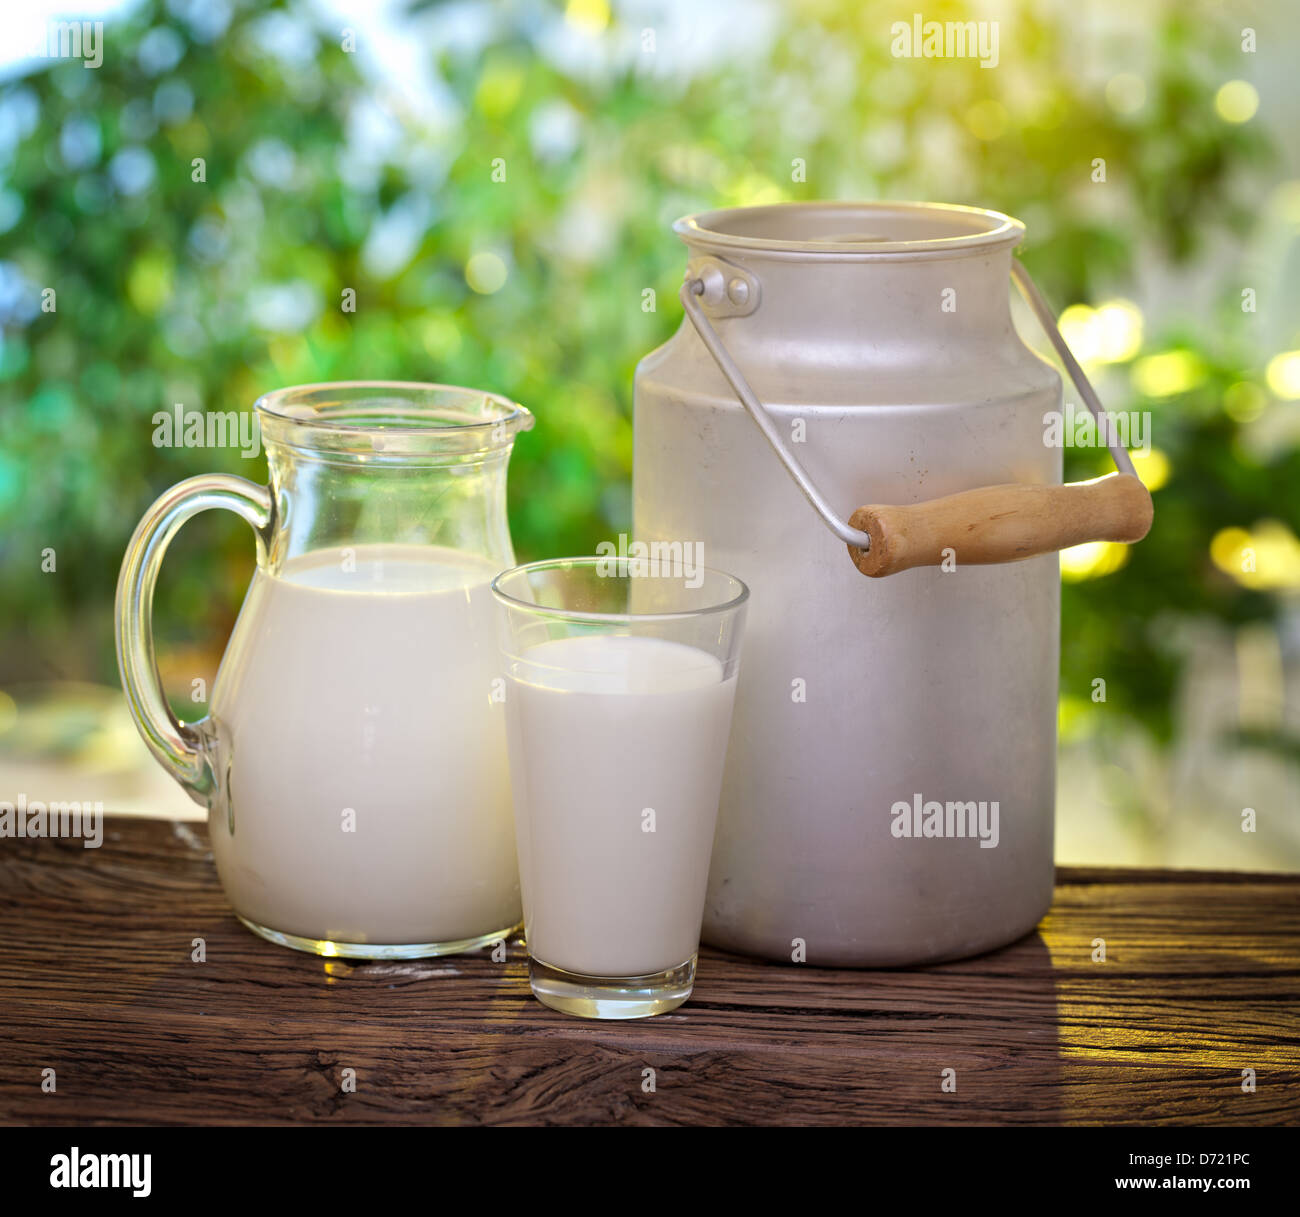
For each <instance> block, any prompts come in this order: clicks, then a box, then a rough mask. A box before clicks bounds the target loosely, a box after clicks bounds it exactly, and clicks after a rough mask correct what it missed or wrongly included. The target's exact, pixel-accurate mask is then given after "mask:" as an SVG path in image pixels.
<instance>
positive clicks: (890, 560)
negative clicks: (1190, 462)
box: [848, 473, 1154, 579]
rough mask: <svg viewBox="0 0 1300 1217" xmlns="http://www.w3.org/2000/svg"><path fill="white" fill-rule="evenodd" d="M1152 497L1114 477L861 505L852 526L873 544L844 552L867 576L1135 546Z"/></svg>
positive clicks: (1129, 480) (1147, 524) (1146, 526)
mask: <svg viewBox="0 0 1300 1217" xmlns="http://www.w3.org/2000/svg"><path fill="white" fill-rule="evenodd" d="M1153 510H1154V509H1153V507H1152V503H1151V495H1150V494H1149V493H1148V492H1147V488H1146V487H1145V486H1144V485H1143V484H1142V483H1141V482H1140V481H1139V480H1138V479H1137V478H1136V477H1134V476H1133V475H1132V474H1128V473H1111V474H1107V475H1106V476H1105V477H1100V478H1094V479H1093V480H1092V481H1090V482H1069V483H1067V484H1066V485H1064V486H1035V485H1020V484H1011V485H1004V486H981V487H979V488H978V489H976V490H963V491H961V492H960V493H958V494H950V495H945V496H944V497H943V498H941V499H928V500H926V501H924V502H921V503H912V504H908V505H897V506H894V505H890V506H879V505H878V506H868V507H859V508H858V509H857V511H855V512H854V513H853V514H852V515H851V516H850V517H849V527H850V528H856V529H859V530H860V531H862V532H865V533H866V534H867V535H868V536H869V537H870V538H871V548H870V549H860V548H859V547H858V546H856V545H850V546H849V547H848V550H849V557H851V558H852V559H853V564H854V565H855V566H856V567H857V568H858V570H860V571H861V572H862V573H863V574H864V575H868V576H870V577H871V578H873V579H874V578H881V577H883V576H885V575H894V574H897V573H898V572H899V571H904V570H911V568H912V567H914V566H941V565H942V564H943V561H944V558H945V557H947V556H952V557H953V558H954V560H955V561H956V563H957V565H958V566H984V565H987V564H989V563H992V562H1019V561H1021V560H1022V559H1024V558H1032V557H1035V556H1036V555H1038V554H1048V553H1051V552H1052V551H1053V550H1058V549H1068V548H1069V547H1070V546H1071V545H1081V544H1083V543H1084V542H1085V541H1123V542H1126V543H1129V544H1132V543H1133V542H1135V541H1140V540H1142V538H1143V537H1145V536H1146V535H1147V533H1148V532H1149V531H1150V530H1151V520H1152V516H1153Z"/></svg>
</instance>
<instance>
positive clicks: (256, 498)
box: [114, 473, 273, 806]
mask: <svg viewBox="0 0 1300 1217" xmlns="http://www.w3.org/2000/svg"><path fill="white" fill-rule="evenodd" d="M212 507H224V508H225V509H226V510H227V511H233V512H234V513H235V514H236V515H238V516H242V517H243V518H244V519H245V520H247V521H248V523H249V524H250V525H251V526H252V529H253V532H254V534H255V535H256V537H257V557H258V563H259V565H260V564H261V563H262V562H263V561H264V560H265V558H266V547H267V543H268V540H269V537H270V531H271V519H272V515H273V501H272V498H271V492H270V490H269V489H268V488H267V487H265V486H258V485H255V484H254V483H253V482H249V481H247V480H245V479H244V478H241V477H235V476H234V475H232V474H227V473H205V474H200V475H199V476H198V477H192V478H187V479H186V480H185V481H183V482H178V483H177V484H176V485H175V486H173V487H172V488H171V489H170V490H168V491H166V492H165V493H164V494H162V495H161V496H159V498H158V499H157V500H156V501H155V502H154V504H153V506H152V507H150V508H149V510H148V511H146V512H145V514H144V517H143V519H141V521H140V523H139V525H138V526H137V527H136V530H135V532H134V534H133V535H132V537H131V540H130V543H129V544H128V545H127V547H126V555H125V557H124V558H123V559H122V572H121V574H120V575H119V576H118V580H117V603H116V607H115V612H114V628H115V632H116V635H117V666H118V670H119V671H120V672H121V674H122V688H123V689H124V690H125V691H126V700H127V705H128V706H129V708H130V710H131V717H132V718H133V719H134V720H135V725H136V728H137V729H138V730H139V732H140V735H141V736H142V737H143V738H144V742H145V743H146V744H147V745H148V746H149V751H150V752H152V753H153V754H154V756H155V757H157V759H158V762H159V764H161V765H162V767H163V768H164V769H166V770H167V772H168V773H170V774H171V775H172V777H174V778H175V779H176V780H177V781H178V782H179V783H180V784H181V786H182V787H183V788H184V789H185V791H186V792H187V793H188V794H189V796H190V797H191V798H192V799H193V800H194V801H195V802H196V803H200V804H202V805H204V806H206V805H207V804H208V800H209V796H210V795H211V793H212V791H213V790H214V789H215V787H216V775H215V773H214V771H213V766H212V762H211V758H210V755H209V749H208V747H207V741H208V738H209V718H208V716H206V715H205V716H204V717H203V718H202V719H200V720H199V721H198V722H196V723H183V722H181V721H180V720H179V719H178V718H177V717H176V715H175V714H173V713H172V710H171V707H170V706H169V705H168V704H167V698H166V697H165V696H164V694H163V688H162V680H161V678H160V677H159V675H158V662H157V659H156V658H155V656H154V645H153V592H154V586H155V585H156V584H157V582H158V571H159V570H160V569H161V567H162V560H163V556H164V555H165V554H166V552H167V547H168V546H169V545H170V544H171V542H172V538H173V537H174V536H175V535H176V533H177V532H179V531H180V527H181V525H182V524H184V523H185V521H186V520H188V519H189V518H190V517H191V516H195V515H198V513H199V512H201V511H207V510H208V509H209V508H212Z"/></svg>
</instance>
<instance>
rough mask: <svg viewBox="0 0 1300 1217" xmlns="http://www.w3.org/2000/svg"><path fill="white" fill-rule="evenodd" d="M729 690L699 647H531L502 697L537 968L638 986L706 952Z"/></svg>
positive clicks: (606, 641)
mask: <svg viewBox="0 0 1300 1217" xmlns="http://www.w3.org/2000/svg"><path fill="white" fill-rule="evenodd" d="M735 687H736V681H735V677H734V675H733V676H732V677H730V678H728V679H724V678H723V667H722V664H721V663H720V662H719V661H718V660H717V659H716V658H714V657H713V656H712V655H710V654H708V653H707V652H705V651H702V650H699V649H698V648H696V647H691V646H686V645H684V644H682V643H677V642H670V641H667V640H663V639H657V638H648V637H640V636H637V637H631V636H624V635H611V634H607V633H606V634H592V635H587V636H577V637H568V638H559V639H553V640H551V641H548V642H543V643H540V644H538V645H536V646H533V647H530V648H529V649H527V650H526V651H524V652H523V654H522V655H521V656H519V657H518V658H516V659H515V660H514V661H513V662H512V666H511V671H510V683H509V688H508V692H507V696H506V711H507V713H506V717H507V722H508V730H509V733H510V768H511V775H512V783H513V787H514V803H515V823H516V831H517V840H518V846H519V867H520V880H521V885H522V894H523V903H524V921H525V932H526V934H527V938H528V950H529V953H530V954H531V955H532V956H533V957H534V958H535V959H537V960H539V961H541V962H543V963H546V964H549V965H551V966H552V967H555V968H560V969H563V970H564V971H568V972H575V973H579V974H581V975H585V976H611V977H618V976H644V975H649V974H652V973H658V972H664V971H667V970H669V969H671V968H676V967H678V966H679V965H681V964H683V963H685V962H687V961H688V960H690V959H691V958H692V957H693V956H694V955H695V953H696V950H697V948H698V945H699V934H700V921H701V916H702V913H703V907H704V893H705V888H706V885H707V881H708V872H709V854H710V851H711V848H712V844H713V830H714V821H715V819H716V815H717V809H718V796H719V792H720V789H721V785H722V771H723V762H724V760H725V757H726V751H727V735H728V730H729V727H730V720H731V705H732V700H733V698H734V695H735Z"/></svg>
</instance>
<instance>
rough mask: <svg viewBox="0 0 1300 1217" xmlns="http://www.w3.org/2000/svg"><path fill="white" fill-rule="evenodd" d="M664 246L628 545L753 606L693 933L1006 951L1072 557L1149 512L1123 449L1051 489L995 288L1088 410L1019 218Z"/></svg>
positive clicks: (944, 210)
mask: <svg viewBox="0 0 1300 1217" xmlns="http://www.w3.org/2000/svg"><path fill="white" fill-rule="evenodd" d="M674 228H675V231H676V232H677V234H678V235H679V236H680V237H681V238H682V239H683V240H684V241H685V243H686V245H687V248H688V251H689V262H688V266H687V272H686V283H685V285H684V287H683V292H682V301H683V305H684V307H685V309H686V312H687V316H686V318H685V319H684V320H683V323H682V326H681V328H680V329H679V330H678V331H677V333H676V334H674V335H673V337H672V338H671V339H670V340H669V341H668V342H667V343H665V344H664V345H663V346H662V347H660V348H659V349H658V350H656V351H654V352H652V353H651V354H649V355H647V356H646V357H645V359H644V360H642V362H641V364H640V366H639V367H638V369H637V374H636V396H635V471H634V503H635V505H634V538H635V539H636V540H638V541H642V542H649V543H654V542H669V543H671V542H681V543H689V542H702V543H703V551H702V553H703V561H704V562H705V563H707V564H708V565H709V566H714V567H719V568H721V569H723V570H727V571H731V572H734V573H735V574H736V575H737V576H738V577H739V578H741V579H743V580H744V581H745V582H746V583H748V584H749V585H750V588H751V589H752V600H751V606H750V619H749V627H748V629H749V633H748V637H747V641H746V655H745V660H744V665H743V671H742V672H741V676H740V682H739V688H738V695H737V702H736V710H735V718H734V725H733V728H732V736H731V744H730V748H729V752H728V761H727V774H726V780H725V783H724V789H723V796H722V804H721V809H720V815H719V825H718V830H717V837H716V840H715V845H714V854H713V864H712V870H711V874H710V880H709V891H708V899H707V903H706V908H705V914H704V938H705V941H706V942H709V943H712V944H713V945H715V946H719V947H723V948H726V949H730V950H735V951H741V952H746V953H750V954H757V955H763V956H767V957H770V958H772V959H777V960H785V961H789V960H791V959H792V958H794V959H800V958H803V959H805V960H806V961H807V962H809V963H812V964H822V965H839V966H845V965H848V966H854V965H857V966H870V965H892V964H908V963H918V962H922V961H927V960H939V959H947V958H955V957H960V956H965V955H971V954H975V953H977V952H980V951H984V950H987V949H989V948H992V947H996V946H999V945H1001V944H1004V943H1007V942H1010V941H1011V940H1013V939H1015V938H1017V937H1019V936H1021V935H1023V934H1025V933H1027V932H1028V931H1030V930H1031V929H1032V928H1033V927H1034V925H1035V924H1036V923H1037V922H1038V920H1039V919H1040V918H1041V917H1042V915H1043V914H1044V912H1045V911H1046V910H1047V907H1048V905H1049V903H1050V900H1051V894H1052V883H1053V857H1052V846H1053V813H1054V794H1055V789H1054V788H1055V759H1056V700H1057V668H1058V657H1059V627H1060V615H1059V573H1058V561H1057V558H1056V553H1055V551H1056V550H1057V549H1059V548H1062V547H1064V546H1066V545H1072V544H1077V543H1080V542H1082V541H1085V540H1092V539H1110V540H1123V541H1128V540H1136V539H1138V538H1139V537H1140V536H1141V535H1142V534H1143V533H1145V531H1146V528H1147V527H1148V526H1149V523H1150V498H1149V496H1148V495H1147V494H1146V491H1145V489H1144V488H1143V487H1142V485H1141V483H1140V482H1139V481H1138V480H1137V479H1136V477H1135V476H1133V470H1132V464H1131V462H1129V460H1128V455H1127V453H1126V452H1124V450H1123V449H1122V448H1115V449H1112V451H1113V455H1114V456H1115V460H1116V463H1117V465H1118V466H1119V469H1120V472H1119V473H1118V474H1114V475H1111V476H1110V477H1109V478H1105V479H1098V481H1096V482H1092V483H1083V484H1079V485H1076V486H1065V487H1062V486H1061V485H1060V483H1061V458H1062V454H1061V449H1060V447H1059V446H1053V445H1052V444H1049V443H1047V442H1045V415H1048V414H1049V412H1052V411H1059V410H1060V409H1061V406H1062V390H1061V382H1060V378H1059V377H1058V375H1057V374H1056V372H1055V370H1054V369H1053V368H1052V367H1051V366H1050V365H1049V364H1048V363H1046V362H1045V361H1044V360H1042V359H1041V358H1039V357H1038V356H1037V355H1035V354H1034V353H1033V352H1032V351H1030V350H1029V348H1028V347H1026V346H1025V345H1024V343H1023V342H1022V341H1021V340H1020V338H1019V337H1018V336H1017V334H1016V331H1015V329H1014V328H1013V325H1012V320H1011V311H1010V292H1009V285H1008V278H1009V277H1014V278H1016V280H1017V283H1018V286H1020V288H1021V290H1022V291H1024V292H1025V294H1026V297H1027V299H1028V300H1029V303H1030V304H1031V306H1032V307H1033V308H1034V310H1035V312H1036V313H1037V314H1038V316H1039V320H1040V321H1041V322H1042V323H1043V324H1044V325H1045V327H1046V328H1048V330H1049V335H1050V336H1051V337H1052V340H1053V342H1054V343H1055V344H1056V345H1057V349H1058V351H1059V352H1061V354H1062V357H1063V359H1064V360H1065V363H1066V366H1067V367H1068V368H1069V370H1070V372H1071V375H1072V376H1073V377H1074V379H1075V382H1076V385H1077V386H1078V388H1079V391H1080V393H1081V395H1082V396H1083V399H1084V401H1085V402H1087V404H1088V405H1089V406H1090V407H1092V408H1093V409H1094V410H1097V409H1099V408H1100V407H1099V406H1098V405H1097V403H1096V399H1095V396H1094V395H1093V394H1092V391H1091V389H1090V388H1089V387H1088V386H1087V382H1086V380H1085V379H1084V378H1083V375H1082V373H1081V372H1080V371H1079V369H1078V366H1077V364H1075V363H1074V361H1073V359H1072V358H1071V357H1070V356H1069V354H1068V351H1067V350H1066V349H1065V347H1064V344H1063V343H1062V342H1061V341H1060V338H1059V335H1058V334H1057V333H1056V330H1055V326H1054V323H1053V322H1052V317H1051V313H1050V312H1049V311H1048V310H1047V308H1046V306H1045V305H1044V304H1043V302H1042V299H1041V297H1039V296H1038V294H1037V292H1036V291H1035V289H1034V288H1033V285H1032V284H1031V283H1030V282H1029V280H1028V277H1027V276H1026V275H1024V273H1023V270H1022V268H1021V267H1020V265H1019V263H1013V257H1012V252H1013V249H1014V248H1015V246H1016V245H1017V244H1018V242H1019V241H1020V239H1021V237H1022V236H1023V233H1024V228H1023V226H1022V225H1021V224H1020V223H1019V222H1018V221H1016V220H1013V219H1011V218H1009V217H1007V216H1004V215H1000V214H998V213H996V212H991V211H984V210H979V209H974V208H966V207H954V206H946V205H938V204H892V203H891V204H854V203H811V204H783V205H777V206H771V207H752V208H737V209H730V210H723V211H714V212H709V213H706V214H702V215H697V216H693V217H688V218H687V219H684V220H680V221H678V223H677V224H676V225H675V226H674ZM961 492H973V493H970V494H965V493H961ZM947 496H959V497H955V498H948V497H947ZM934 500H941V501H940V502H934ZM862 504H874V505H876V506H875V507H863V508H862V509H861V510H859V511H856V512H855V508H859V507H860V506H861V505H862ZM850 513H853V514H852V518H851V519H850ZM819 517H820V519H819ZM846 545H847V546H848V553H847V554H846ZM663 552H665V553H667V552H669V551H668V550H666V549H665V550H664V551H663ZM864 575H868V576H874V577H864Z"/></svg>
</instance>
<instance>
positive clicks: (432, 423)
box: [253, 380, 534, 435]
mask: <svg viewBox="0 0 1300 1217" xmlns="http://www.w3.org/2000/svg"><path fill="white" fill-rule="evenodd" d="M348 390H363V391H364V390H373V391H374V392H375V394H376V396H378V395H380V394H386V395H388V396H390V397H394V396H396V397H406V398H407V399H408V400H407V401H406V402H404V403H403V407H404V408H406V409H409V410H410V411H411V413H412V416H413V417H412V419H411V421H409V422H407V421H392V420H386V421H383V422H379V421H376V422H373V423H366V422H357V421H341V420H339V419H334V418H330V417H329V416H328V415H326V414H324V413H322V412H321V411H322V410H323V409H325V408H327V407H322V406H318V405H314V404H312V402H311V401H310V400H309V398H310V397H311V395H312V394H313V393H321V394H323V393H325V392H328V391H341V392H346V391H348ZM429 394H442V395H445V396H447V397H450V398H452V399H453V402H448V403H447V404H446V405H443V406H438V407H435V406H430V405H427V404H424V403H422V402H421V401H420V400H419V397H420V395H429ZM295 398H297V399H301V400H300V401H298V403H297V407H296V408H297V410H298V411H302V412H301V413H298V412H295V411H294V410H293V409H287V408H286V406H287V405H288V403H289V402H290V401H292V400H293V399H295ZM455 400H461V401H465V402H471V401H472V402H485V401H486V402H491V403H492V404H493V405H494V406H495V407H496V408H497V409H498V410H499V411H500V413H499V414H498V415H497V416H496V417H494V418H482V419H470V420H469V421H465V422H461V421H458V420H454V419H449V418H447V417H446V416H445V415H446V411H447V410H448V409H449V408H454V404H453V403H454V401H455ZM331 404H337V405H342V404H343V403H331ZM358 404H360V403H358ZM253 409H254V410H256V411H257V412H258V413H259V414H261V415H263V416H265V417H266V418H269V419H275V420H276V421H277V422H283V423H288V424H290V425H291V426H295V427H308V428H311V429H313V430H320V431H328V432H336V433H340V434H344V435H347V434H353V435H361V434H368V433H371V432H375V431H390V432H392V431H396V432H401V433H403V434H406V435H422V434H428V435H433V434H451V433H454V434H472V433H475V432H480V431H490V430H492V429H493V428H495V427H500V426H503V425H504V426H506V427H509V428H510V430H511V432H512V433H513V432H514V431H527V430H528V429H529V428H531V427H532V425H533V421H534V419H533V414H532V412H531V411H530V410H528V409H527V408H526V407H524V406H521V405H520V404H519V403H518V402H517V401H512V400H511V399H510V398H508V397H503V396H502V395H501V394H500V393H493V392H491V391H490V390H488V389H472V388H469V387H468V386H465V385H447V384H438V383H436V382H433V381H418V380H322V381H315V382H312V383H310V384H301V385H286V386H285V387H284V388H281V389H272V390H270V392H267V393H263V394H262V395H261V396H260V397H258V398H257V400H256V401H254V402H253ZM438 411H441V412H442V413H443V417H441V418H440V417H438V416H437V412H438ZM420 415H424V417H420Z"/></svg>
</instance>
